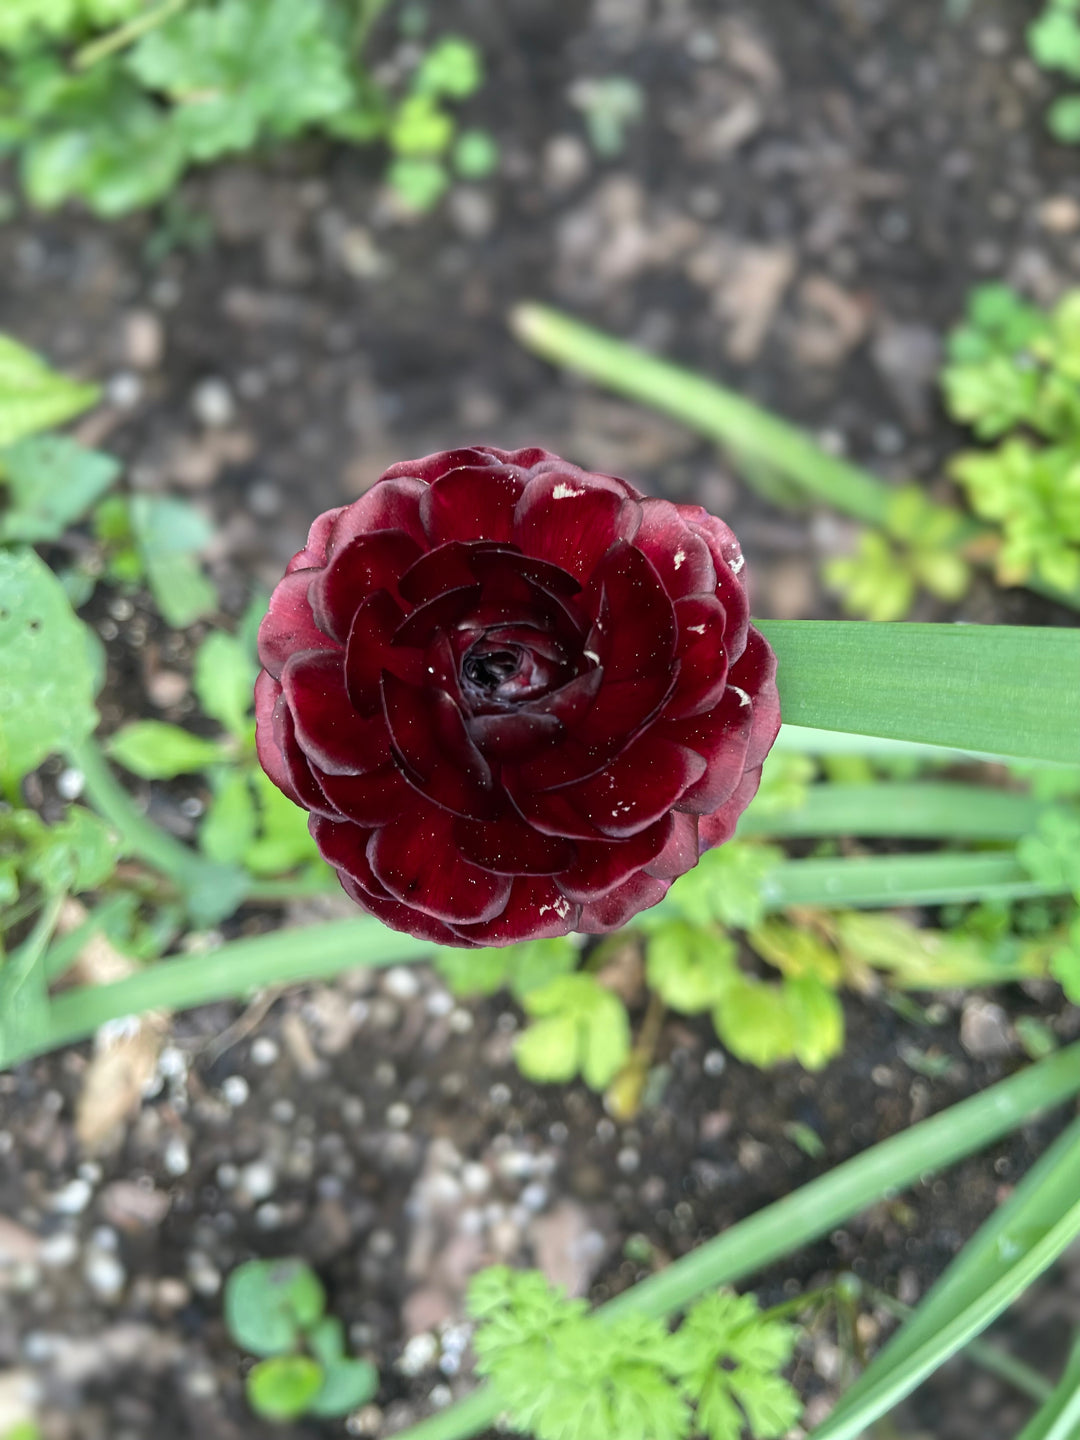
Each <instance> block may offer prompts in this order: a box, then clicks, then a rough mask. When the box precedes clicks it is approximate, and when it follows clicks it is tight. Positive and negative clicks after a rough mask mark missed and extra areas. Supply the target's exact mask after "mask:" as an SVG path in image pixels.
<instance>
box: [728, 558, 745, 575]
mask: <svg viewBox="0 0 1080 1440" xmlns="http://www.w3.org/2000/svg"><path fill="white" fill-rule="evenodd" d="M727 563H728V565H729V566H730V567H731V573H732V574H733V575H738V573H739V571H740V570H741V569H742V567H743V566H744V565H745V564H746V556H745V555H736V556H734V557H733V558H732V559H731V560H729V561H728V562H727Z"/></svg>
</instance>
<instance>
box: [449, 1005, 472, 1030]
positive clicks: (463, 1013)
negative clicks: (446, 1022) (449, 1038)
mask: <svg viewBox="0 0 1080 1440" xmlns="http://www.w3.org/2000/svg"><path fill="white" fill-rule="evenodd" d="M474 1023H475V1022H474V1020H473V1017H472V1015H471V1014H470V1013H469V1011H468V1010H462V1008H461V1006H460V1005H459V1006H458V1008H457V1009H456V1010H451V1011H450V1029H451V1030H453V1032H454V1033H455V1035H467V1034H468V1033H469V1031H470V1030H471V1029H472V1028H473V1025H474Z"/></svg>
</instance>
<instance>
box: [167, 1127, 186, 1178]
mask: <svg viewBox="0 0 1080 1440" xmlns="http://www.w3.org/2000/svg"><path fill="white" fill-rule="evenodd" d="M161 1163H162V1164H163V1165H164V1166H165V1169H166V1170H167V1171H168V1172H169V1174H170V1175H186V1174H187V1172H188V1171H189V1170H190V1169H191V1154H190V1152H189V1150H188V1147H187V1141H186V1140H185V1139H184V1137H183V1136H182V1135H174V1136H173V1137H172V1139H171V1140H170V1141H169V1143H168V1144H167V1145H166V1146H165V1153H164V1154H163V1155H162V1157H161Z"/></svg>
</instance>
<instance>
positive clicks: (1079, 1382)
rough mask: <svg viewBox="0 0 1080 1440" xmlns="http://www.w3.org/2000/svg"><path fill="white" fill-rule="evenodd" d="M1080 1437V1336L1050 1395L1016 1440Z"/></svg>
mask: <svg viewBox="0 0 1080 1440" xmlns="http://www.w3.org/2000/svg"><path fill="white" fill-rule="evenodd" d="M1078 1435H1080V1336H1078V1337H1077V1339H1076V1341H1075V1342H1074V1344H1073V1348H1072V1354H1071V1355H1070V1356H1069V1359H1068V1363H1067V1364H1066V1366H1065V1373H1064V1375H1062V1377H1061V1380H1060V1382H1059V1383H1058V1385H1057V1386H1056V1387H1055V1389H1054V1392H1053V1394H1052V1395H1051V1396H1050V1397H1049V1399H1047V1400H1046V1401H1045V1403H1044V1404H1043V1405H1041V1406H1040V1407H1039V1409H1038V1410H1037V1411H1036V1413H1035V1414H1034V1415H1033V1416H1032V1417H1031V1419H1030V1420H1029V1421H1028V1423H1027V1424H1026V1425H1025V1426H1024V1428H1023V1430H1021V1432H1020V1434H1019V1435H1018V1436H1017V1437H1016V1440H1076V1437H1077V1436H1078Z"/></svg>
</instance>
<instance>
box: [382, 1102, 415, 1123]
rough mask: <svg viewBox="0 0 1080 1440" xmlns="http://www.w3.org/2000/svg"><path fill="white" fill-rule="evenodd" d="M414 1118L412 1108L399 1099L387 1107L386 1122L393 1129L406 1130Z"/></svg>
mask: <svg viewBox="0 0 1080 1440" xmlns="http://www.w3.org/2000/svg"><path fill="white" fill-rule="evenodd" d="M411 1119H412V1110H411V1108H410V1107H409V1106H408V1105H406V1104H405V1103H404V1101H401V1100H399V1101H398V1102H397V1103H396V1104H394V1105H388V1106H387V1109H386V1123H387V1125H389V1126H390V1128H391V1130H404V1129H405V1127H406V1125H408V1123H409V1121H410V1120H411Z"/></svg>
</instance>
